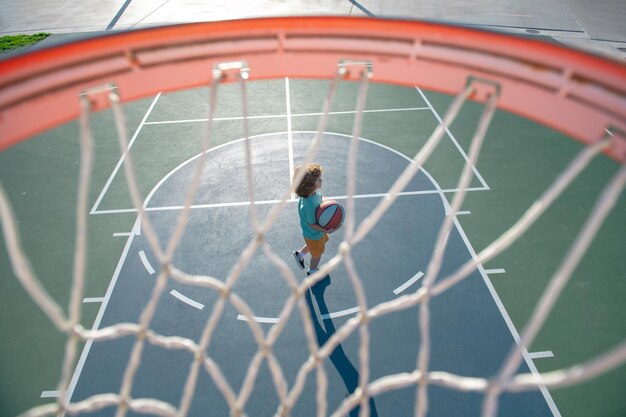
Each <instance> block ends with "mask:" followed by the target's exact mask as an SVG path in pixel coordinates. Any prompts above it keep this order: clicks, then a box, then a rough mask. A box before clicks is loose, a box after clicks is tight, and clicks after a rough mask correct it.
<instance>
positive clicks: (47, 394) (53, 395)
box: [39, 391, 61, 398]
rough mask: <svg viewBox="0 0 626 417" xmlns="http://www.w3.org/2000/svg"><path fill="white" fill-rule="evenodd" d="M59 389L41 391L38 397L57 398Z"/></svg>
mask: <svg viewBox="0 0 626 417" xmlns="http://www.w3.org/2000/svg"><path fill="white" fill-rule="evenodd" d="M60 396H61V391H42V392H41V397H39V398H59V397H60Z"/></svg>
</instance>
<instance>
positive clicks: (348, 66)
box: [339, 59, 374, 81]
mask: <svg viewBox="0 0 626 417" xmlns="http://www.w3.org/2000/svg"><path fill="white" fill-rule="evenodd" d="M372 67H373V65H372V61H357V60H351V59H344V60H341V61H339V75H341V76H342V77H343V78H344V79H346V80H354V81H358V80H360V79H361V78H362V77H363V75H365V76H366V77H367V78H372V76H373V75H374V72H373V71H372Z"/></svg>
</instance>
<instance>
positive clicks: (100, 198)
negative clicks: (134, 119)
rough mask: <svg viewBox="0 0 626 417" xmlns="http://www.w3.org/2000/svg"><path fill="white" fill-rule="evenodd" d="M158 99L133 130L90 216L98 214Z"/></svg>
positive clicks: (157, 97) (157, 96)
mask: <svg viewBox="0 0 626 417" xmlns="http://www.w3.org/2000/svg"><path fill="white" fill-rule="evenodd" d="M159 97H161V93H159V94H157V95H156V97H155V98H154V100H152V104H150V107H149V108H148V111H147V112H146V114H145V115H144V116H143V119H142V120H141V123H139V126H137V129H136V130H135V133H134V134H133V137H132V139H131V140H130V142H129V143H128V150H127V151H125V152H124V153H122V156H120V159H119V161H117V165H115V168H114V169H113V172H112V173H111V175H110V176H109V179H108V180H107V182H106V184H104V187H103V188H102V191H100V195H99V196H98V199H97V200H96V202H95V203H94V205H93V207H92V209H91V212H90V214H94V213H97V212H98V206H100V203H101V202H102V199H103V198H104V195H105V194H106V193H107V191H108V190H109V187H110V186H111V183H112V182H113V178H115V176H116V175H117V172H118V171H119V170H120V168H121V166H122V164H123V163H124V160H125V159H126V153H127V152H128V151H130V148H131V147H132V146H133V143H135V139H137V136H139V132H141V129H142V128H143V127H144V125H145V124H146V120H148V117H149V116H150V113H152V109H153V108H154V106H155V105H156V103H157V101H158V100H159Z"/></svg>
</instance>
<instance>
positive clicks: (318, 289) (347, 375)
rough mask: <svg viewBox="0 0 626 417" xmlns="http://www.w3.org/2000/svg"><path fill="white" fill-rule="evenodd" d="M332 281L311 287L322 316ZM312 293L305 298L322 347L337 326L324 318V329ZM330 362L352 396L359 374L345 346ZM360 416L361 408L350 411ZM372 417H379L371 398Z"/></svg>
mask: <svg viewBox="0 0 626 417" xmlns="http://www.w3.org/2000/svg"><path fill="white" fill-rule="evenodd" d="M330 283H331V279H330V275H328V276H326V278H324V279H323V280H321V281H320V282H318V283H317V284H316V285H314V286H313V287H311V292H312V293H313V295H314V296H315V301H316V302H317V306H318V308H319V311H320V315H322V316H324V315H326V317H328V314H329V312H328V307H327V306H326V301H325V300H324V292H325V291H326V288H327V287H328V286H329V285H330ZM311 292H309V291H307V292H306V295H305V298H306V302H307V304H308V306H309V310H310V312H311V319H312V321H313V326H314V327H315V334H316V336H317V344H318V345H319V346H320V347H322V346H323V345H324V343H326V341H327V340H328V339H330V337H331V336H332V335H333V334H334V333H335V325H334V324H333V321H332V319H330V318H324V319H322V322H323V324H324V326H323V328H322V325H320V322H319V320H318V317H317V314H316V312H315V308H313V300H312V299H311ZM330 360H331V362H332V363H333V365H334V366H335V368H336V369H337V372H339V375H340V376H341V379H343V383H344V384H345V386H346V388H347V389H348V393H349V394H352V393H353V392H354V390H355V389H356V388H357V387H358V385H359V372H358V371H357V370H356V368H355V367H354V365H352V363H351V362H350V360H349V359H348V357H347V356H346V354H345V352H344V351H343V346H341V344H339V345H337V347H336V348H335V350H333V351H332V353H331V354H330ZM358 415H359V407H358V406H357V407H355V408H354V409H352V411H350V416H351V417H357V416H358ZM370 415H371V416H372V417H378V412H377V411H376V404H375V403H374V399H373V398H370Z"/></svg>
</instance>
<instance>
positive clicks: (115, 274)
mask: <svg viewBox="0 0 626 417" xmlns="http://www.w3.org/2000/svg"><path fill="white" fill-rule="evenodd" d="M139 226H140V221H139V219H137V220H135V225H134V226H133V230H138V229H139ZM134 238H135V234H134V233H133V234H131V235H130V236H129V237H128V240H127V241H126V246H124V250H123V251H122V255H121V256H120V259H119V261H118V262H117V266H116V267H115V271H114V272H113V277H112V278H111V282H110V283H109V287H108V288H107V292H106V294H105V295H104V301H103V302H102V304H100V309H99V310H98V315H97V316H96V319H95V320H94V322H93V325H92V326H91V330H98V328H99V327H100V322H101V321H102V317H103V316H104V311H105V310H106V308H107V305H108V304H109V300H110V299H111V294H112V293H113V288H115V284H116V283H117V279H118V277H119V276H120V272H121V270H122V265H124V261H125V260H126V257H127V256H128V251H129V250H130V246H131V245H132V243H133V239H134ZM91 345H93V339H87V342H86V343H85V347H84V348H83V352H82V353H81V354H80V358H79V359H78V362H77V363H76V368H74V374H73V375H72V380H71V381H70V385H69V387H68V388H67V400H68V403H69V401H70V400H71V399H72V395H73V394H74V390H75V389H76V384H77V383H78V379H79V378H80V374H81V373H82V372H83V367H84V366H85V362H86V361H87V356H88V355H89V351H90V350H91Z"/></svg>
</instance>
